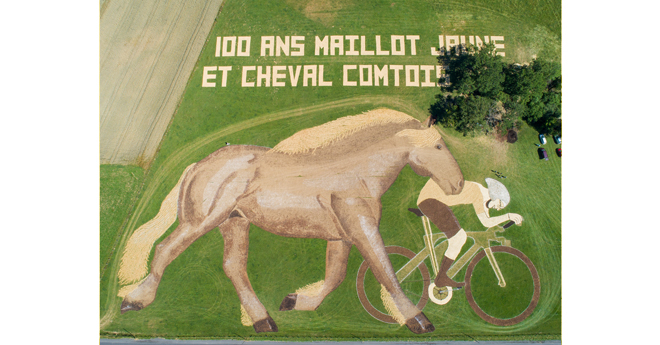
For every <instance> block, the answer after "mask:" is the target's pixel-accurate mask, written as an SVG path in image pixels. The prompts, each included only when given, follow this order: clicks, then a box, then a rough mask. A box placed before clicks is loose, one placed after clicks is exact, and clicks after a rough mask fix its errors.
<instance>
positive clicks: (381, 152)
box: [355, 140, 410, 198]
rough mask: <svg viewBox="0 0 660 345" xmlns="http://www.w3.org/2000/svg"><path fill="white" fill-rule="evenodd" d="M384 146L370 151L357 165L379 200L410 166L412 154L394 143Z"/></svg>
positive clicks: (356, 169) (362, 177)
mask: <svg viewBox="0 0 660 345" xmlns="http://www.w3.org/2000/svg"><path fill="white" fill-rule="evenodd" d="M393 141H394V140H393ZM383 144H384V145H379V146H378V147H375V148H373V150H369V151H370V152H367V153H365V155H364V156H362V157H361V159H359V160H358V161H357V163H356V165H355V171H358V172H359V176H360V178H361V179H362V180H363V181H364V182H365V184H366V185H367V187H368V189H369V191H370V192H371V194H372V196H374V197H378V198H380V197H381V196H382V195H383V194H384V193H385V192H386V191H387V190H388V189H389V188H390V186H391V185H392V184H393V183H394V181H395V180H396V178H397V177H398V176H399V173H401V170H402V169H403V167H404V166H406V165H407V164H408V157H409V153H410V150H409V148H404V147H401V146H397V145H393V142H391V143H383Z"/></svg>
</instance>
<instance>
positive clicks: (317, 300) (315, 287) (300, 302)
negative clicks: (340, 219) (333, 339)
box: [280, 241, 351, 311]
mask: <svg viewBox="0 0 660 345" xmlns="http://www.w3.org/2000/svg"><path fill="white" fill-rule="evenodd" d="M350 251H351V244H350V243H348V242H344V241H328V247H327V249H326V257H325V280H321V281H319V282H317V283H314V284H310V285H308V286H306V287H304V288H302V289H298V290H297V291H296V293H292V294H289V295H288V296H286V297H285V298H284V300H283V301H282V304H281V305H280V311H285V310H293V309H295V310H316V308H318V307H319V305H320V304H321V302H323V300H324V299H325V297H326V296H328V294H330V292H332V291H334V290H335V289H336V288H337V287H338V286H339V284H341V282H342V281H343V280H344V278H345V277H346V265H347V264H348V254H349V253H350Z"/></svg>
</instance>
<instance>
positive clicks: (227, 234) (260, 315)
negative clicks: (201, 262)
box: [220, 217, 277, 333]
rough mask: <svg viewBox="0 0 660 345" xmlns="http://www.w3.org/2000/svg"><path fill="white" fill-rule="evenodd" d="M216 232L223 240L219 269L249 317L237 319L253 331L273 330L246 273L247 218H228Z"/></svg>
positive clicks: (273, 327) (273, 323)
mask: <svg viewBox="0 0 660 345" xmlns="http://www.w3.org/2000/svg"><path fill="white" fill-rule="evenodd" d="M220 232H221V233H222V237H223V238H224V240H225V251H224V257H223V262H222V268H223V269H224V271H225V274H226V275H227V277H229V279H230V280H231V282H232V284H233V285H234V288H235V289H236V293H237V294H238V299H239V300H240V302H241V306H242V308H243V309H244V311H245V312H247V317H248V318H249V320H241V321H242V322H243V324H244V325H246V326H249V325H250V324H252V326H253V327H254V330H255V331H256V332H257V333H260V332H277V325H276V324H275V321H273V319H272V318H271V317H270V315H268V311H267V310H266V308H265V307H264V305H263V304H261V302H260V301H259V298H257V294H255V293H254V290H253V289H252V284H250V280H249V279H248V275H247V258H248V246H249V244H250V240H249V233H250V221H248V220H247V219H245V218H242V217H233V218H229V219H227V220H226V221H225V222H224V223H222V224H221V225H220ZM242 319H243V318H242Z"/></svg>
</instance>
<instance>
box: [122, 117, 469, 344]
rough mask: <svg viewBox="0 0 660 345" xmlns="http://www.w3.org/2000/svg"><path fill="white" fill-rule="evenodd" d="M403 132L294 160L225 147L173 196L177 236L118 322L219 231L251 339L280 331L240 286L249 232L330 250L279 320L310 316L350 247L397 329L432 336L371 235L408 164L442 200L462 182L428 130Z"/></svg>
mask: <svg viewBox="0 0 660 345" xmlns="http://www.w3.org/2000/svg"><path fill="white" fill-rule="evenodd" d="M397 116H398V115H397ZM405 116H407V115H405ZM404 120H406V119H404ZM403 122H405V123H404V124H400V123H396V124H387V125H384V126H375V127H372V128H367V129H363V130H362V131H361V133H360V134H362V140H361V141H360V145H358V144H356V142H355V141H350V140H343V141H342V142H341V143H339V144H335V145H332V146H331V147H329V148H323V147H321V148H320V149H318V148H317V149H316V150H310V151H311V152H302V153H299V154H290V153H287V152H278V151H277V148H278V147H277V146H276V149H273V150H271V149H268V148H262V147H256V146H240V145H239V146H229V147H223V148H222V149H220V150H218V151H216V152H214V153H213V154H211V155H209V156H208V157H207V158H205V159H203V160H202V161H200V162H198V163H197V164H195V165H194V166H193V167H192V169H191V170H190V171H189V172H188V173H187V174H186V176H185V178H184V179H183V181H182V183H181V186H180V190H179V198H178V218H179V226H178V227H177V229H176V230H175V231H174V232H173V233H172V234H171V235H170V236H168V237H167V238H166V239H165V240H163V241H162V242H161V243H160V244H159V245H158V246H156V253H155V255H154V259H153V262H152V265H151V273H150V274H149V276H147V278H146V280H145V281H144V282H143V283H142V284H140V285H139V286H138V287H137V288H136V289H135V290H134V291H132V292H131V293H130V294H128V295H127V296H126V297H125V299H124V302H123V303H122V307H121V308H122V313H123V312H125V311H127V310H139V309H141V308H144V307H145V306H147V305H148V304H150V303H151V302H152V301H153V299H154V298H155V295H156V289H157V286H158V283H159V281H160V278H161V276H162V274H163V271H164V269H165V268H166V267H167V265H169V263H170V262H171V261H172V260H173V259H174V258H176V257H177V256H178V255H179V254H180V253H181V252H183V250H185V249H186V248H187V247H188V246H189V245H190V244H191V243H192V242H194V241H195V240H197V239H198V238H199V237H201V236H202V235H204V234H205V233H207V232H208V231H210V230H212V229H214V228H215V227H219V229H220V231H221V233H222V235H223V238H224V240H225V252H224V261H223V268H224V270H225V273H226V274H227V276H228V277H229V278H230V280H231V281H232V283H233V284H234V287H235V288H236V291H237V294H238V297H239V300H240V302H241V305H242V307H243V308H244V309H243V310H244V311H245V312H246V313H247V315H248V319H249V320H250V321H251V323H252V324H253V326H254V328H255V330H256V331H257V332H262V331H277V326H276V325H275V322H274V321H273V320H272V318H271V317H270V316H269V315H268V312H267V311H266V309H265V308H264V306H263V305H262V304H261V302H259V299H258V298H257V296H256V294H255V293H254V291H253V290H252V287H251V285H250V282H249V280H248V278H247V272H246V267H247V252H248V250H247V249H248V232H249V225H250V224H251V223H252V224H254V225H256V226H258V227H260V228H262V229H263V230H265V231H268V232H271V233H274V234H277V235H281V236H286V237H299V238H319V239H324V240H327V241H328V247H327V253H326V254H327V257H326V277H325V280H324V281H322V282H320V284H319V289H317V291H314V292H313V293H297V294H290V295H288V296H287V297H286V298H285V299H284V301H283V302H282V305H281V306H280V310H291V309H296V310H314V309H316V308H317V307H318V306H319V304H320V303H321V302H322V300H323V298H325V296H326V295H327V294H328V293H330V292H331V291H333V290H334V289H335V288H336V287H337V286H338V285H339V284H340V283H341V282H342V281H343V279H344V277H345V275H346V264H347V261H348V254H349V252H350V248H351V246H352V245H355V246H356V247H357V249H358V250H359V251H360V253H361V254H362V256H363V257H364V258H365V260H367V261H368V262H369V263H370V265H371V267H372V268H373V270H374V275H375V276H376V278H377V279H378V281H379V282H380V283H381V284H383V286H385V288H386V289H387V291H388V292H389V293H390V294H391V297H392V299H393V302H394V304H395V305H396V309H397V310H398V312H400V315H401V316H400V319H401V321H400V322H401V323H405V324H406V325H407V326H408V327H409V328H410V329H411V330H412V331H413V332H415V333H424V332H429V331H432V330H433V329H434V328H433V325H432V324H431V323H430V321H428V319H427V318H426V316H424V314H423V313H422V312H421V311H420V310H419V309H417V308H416V307H415V306H414V305H413V304H412V303H411V302H410V300H409V299H408V298H407V297H405V295H404V294H403V291H402V290H401V287H400V286H399V283H398V281H397V279H396V276H395V274H394V270H393V269H392V266H391V264H390V262H389V259H388V256H387V253H386V252H385V247H384V243H383V240H382V238H381V236H380V233H379V232H378V226H379V224H380V217H381V203H380V198H381V196H382V195H383V194H384V193H385V192H386V191H387V189H388V188H389V187H390V186H391V185H392V183H394V181H395V179H396V178H397V176H398V174H399V173H400V171H401V169H403V167H404V166H406V165H408V164H409V165H410V166H411V167H412V168H413V170H414V171H415V172H416V173H418V174H420V175H422V176H431V178H433V179H434V180H435V181H436V182H437V183H438V184H439V185H440V186H441V188H443V189H444V190H445V192H447V193H449V194H456V193H458V192H460V191H461V189H462V185H463V176H462V174H461V173H460V169H459V168H458V165H457V163H456V161H455V160H454V158H453V156H452V155H451V153H450V152H449V151H448V150H447V149H446V148H445V147H444V142H443V141H442V139H441V138H440V137H439V134H437V131H436V130H435V129H433V128H429V129H430V130H432V131H434V132H433V133H435V134H433V133H430V132H428V130H429V129H426V127H424V126H422V124H421V123H419V122H418V121H417V120H414V119H413V118H411V117H410V120H409V121H403ZM410 130H412V131H413V132H407V131H410ZM365 133H366V134H365ZM383 133H385V135H383ZM401 133H403V134H401ZM392 134H396V135H392ZM429 135H430V139H429V138H426V139H425V138H424V136H427V137H428V136H429ZM420 138H421V139H420ZM365 139H366V140H365ZM416 140H417V141H416ZM421 142H423V144H420V143H421Z"/></svg>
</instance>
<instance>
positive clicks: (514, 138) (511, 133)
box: [506, 129, 518, 144]
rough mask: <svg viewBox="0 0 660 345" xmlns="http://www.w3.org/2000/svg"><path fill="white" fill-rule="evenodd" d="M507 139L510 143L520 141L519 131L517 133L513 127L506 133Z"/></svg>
mask: <svg viewBox="0 0 660 345" xmlns="http://www.w3.org/2000/svg"><path fill="white" fill-rule="evenodd" d="M506 141H507V142H508V143H511V144H513V143H515V142H516V141H518V133H516V131H514V130H513V129H510V130H509V131H508V132H507V133H506Z"/></svg>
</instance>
